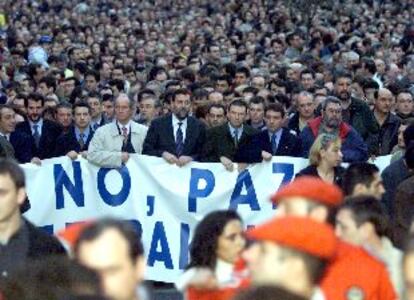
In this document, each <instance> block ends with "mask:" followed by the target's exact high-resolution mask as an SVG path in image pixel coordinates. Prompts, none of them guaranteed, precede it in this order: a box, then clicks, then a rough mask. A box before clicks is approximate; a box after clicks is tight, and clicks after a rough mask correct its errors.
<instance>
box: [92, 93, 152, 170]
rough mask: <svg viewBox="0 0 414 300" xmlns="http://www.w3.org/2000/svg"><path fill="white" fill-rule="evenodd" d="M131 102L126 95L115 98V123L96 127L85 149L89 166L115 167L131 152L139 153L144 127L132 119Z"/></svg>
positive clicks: (125, 160) (140, 151)
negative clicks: (90, 164) (87, 147)
mask: <svg viewBox="0 0 414 300" xmlns="http://www.w3.org/2000/svg"><path fill="white" fill-rule="evenodd" d="M134 111H135V103H134V101H133V100H132V99H130V98H129V97H128V95H126V94H119V96H118V97H117V98H116V99H115V121H114V122H111V123H109V124H106V125H104V126H102V127H99V128H98V129H97V130H96V132H95V135H94V136H93V138H92V141H91V143H90V145H89V149H88V160H89V161H90V162H91V163H94V164H96V165H99V166H101V167H107V168H118V167H121V166H122V164H124V163H126V162H127V161H128V159H129V157H130V154H132V153H138V154H141V153H142V148H143V144H144V139H145V137H146V135H147V127H146V126H144V125H141V124H138V123H136V122H134V121H133V120H132V117H133V114H134Z"/></svg>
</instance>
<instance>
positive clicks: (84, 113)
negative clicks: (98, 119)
mask: <svg viewBox="0 0 414 300" xmlns="http://www.w3.org/2000/svg"><path fill="white" fill-rule="evenodd" d="M74 121H75V125H76V127H78V128H80V129H85V128H87V127H88V126H89V123H90V122H91V114H90V112H89V110H88V108H87V107H76V108H75V111H74Z"/></svg>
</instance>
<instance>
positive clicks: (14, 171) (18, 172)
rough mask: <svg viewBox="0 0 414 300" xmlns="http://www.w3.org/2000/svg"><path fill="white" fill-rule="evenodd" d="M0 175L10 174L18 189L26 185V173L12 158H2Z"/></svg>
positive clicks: (0, 160)
mask: <svg viewBox="0 0 414 300" xmlns="http://www.w3.org/2000/svg"><path fill="white" fill-rule="evenodd" d="M0 175H9V176H10V178H11V179H12V181H13V183H14V185H15V187H16V189H20V188H24V187H25V175H24V172H23V169H22V168H21V167H20V166H19V164H18V163H17V162H16V161H15V160H14V159H11V158H0Z"/></svg>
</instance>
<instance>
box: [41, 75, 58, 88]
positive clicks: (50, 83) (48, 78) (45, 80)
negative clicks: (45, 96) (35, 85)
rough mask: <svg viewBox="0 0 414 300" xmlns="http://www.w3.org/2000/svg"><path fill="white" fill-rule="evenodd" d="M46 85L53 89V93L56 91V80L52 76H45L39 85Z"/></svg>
mask: <svg viewBox="0 0 414 300" xmlns="http://www.w3.org/2000/svg"><path fill="white" fill-rule="evenodd" d="M40 83H44V84H46V86H47V87H48V88H53V91H55V90H56V79H55V78H53V77H52V76H45V77H42V79H40V81H39V84H40Z"/></svg>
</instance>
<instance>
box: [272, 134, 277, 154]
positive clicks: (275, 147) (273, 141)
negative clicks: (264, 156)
mask: <svg viewBox="0 0 414 300" xmlns="http://www.w3.org/2000/svg"><path fill="white" fill-rule="evenodd" d="M276 151H277V141H276V133H273V134H272V152H273V154H276Z"/></svg>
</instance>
